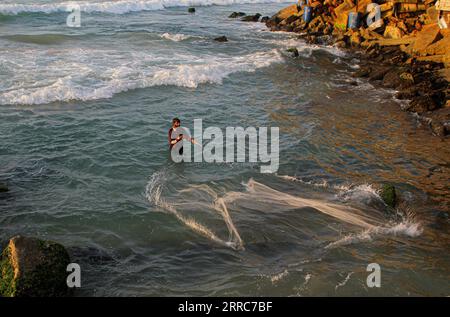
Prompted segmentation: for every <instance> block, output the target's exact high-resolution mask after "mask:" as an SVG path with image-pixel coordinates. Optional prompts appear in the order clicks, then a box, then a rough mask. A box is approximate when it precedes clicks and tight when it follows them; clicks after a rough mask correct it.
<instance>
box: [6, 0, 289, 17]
mask: <svg viewBox="0 0 450 317" xmlns="http://www.w3.org/2000/svg"><path fill="white" fill-rule="evenodd" d="M284 2H293V1H287V0H140V1H139V0H118V1H103V2H101V1H96V2H88V1H76V2H74V1H72V2H69V1H65V2H60V3H49V4H0V14H3V15H16V14H20V13H45V14H50V13H56V12H67V11H71V9H72V8H73V6H74V5H75V4H77V5H79V8H80V10H81V12H85V13H111V14H125V13H130V12H139V11H155V10H164V9H166V8H171V7H185V6H209V5H233V4H258V3H261V4H263V3H284Z"/></svg>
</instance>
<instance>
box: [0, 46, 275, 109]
mask: <svg viewBox="0 0 450 317" xmlns="http://www.w3.org/2000/svg"><path fill="white" fill-rule="evenodd" d="M34 53H36V54H34ZM15 54H21V53H20V52H16V53H15ZM22 55H23V60H22V64H21V66H20V67H15V69H14V74H15V75H16V76H18V77H20V78H27V79H28V80H29V82H25V83H23V82H22V83H21V85H20V86H11V87H5V88H2V87H1V86H0V104H2V105H5V104H24V105H33V104H46V103H51V102H56V101H70V100H82V101H87V100H96V99H104V98H111V97H112V96H113V95H115V94H117V93H120V92H125V91H129V90H134V89H139V88H147V87H153V86H162V85H173V86H180V87H188V88H196V87H198V85H200V84H206V83H211V84H221V83H222V81H223V79H224V78H226V77H227V76H229V75H230V74H233V73H236V72H254V71H256V70H257V69H259V68H263V67H267V66H269V65H271V64H272V63H277V62H282V61H283V57H282V55H281V54H280V53H279V52H278V51H277V50H271V51H267V52H257V53H253V54H248V55H242V56H237V57H230V56H224V55H218V56H212V55H207V56H202V57H201V58H199V57H198V56H190V55H180V56H178V55H177V56H172V57H167V58H166V57H163V56H155V55H151V54H150V53H145V52H140V53H127V52H125V53H120V52H117V51H102V50H89V49H78V50H77V49H72V50H66V51H33V52H29V51H27V52H26V54H25V53H23V54H22ZM49 56H50V57H49ZM173 57H176V58H173ZM45 60H47V64H45V63H44V61H45ZM59 60H63V61H65V63H64V64H61V62H59ZM155 62H159V63H157V64H156V65H155ZM0 63H1V60H0ZM151 63H153V65H151ZM149 64H150V65H149ZM43 65H44V66H45V70H44V69H42V67H43ZM41 70H42V72H45V74H46V77H45V78H42V79H41V77H39V76H41Z"/></svg>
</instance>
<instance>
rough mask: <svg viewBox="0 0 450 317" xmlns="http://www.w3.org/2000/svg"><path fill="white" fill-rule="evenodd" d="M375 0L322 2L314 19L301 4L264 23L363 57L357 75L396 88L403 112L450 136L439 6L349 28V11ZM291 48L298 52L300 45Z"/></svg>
mask: <svg viewBox="0 0 450 317" xmlns="http://www.w3.org/2000/svg"><path fill="white" fill-rule="evenodd" d="M371 2H372V1H364V0H362V1H361V0H360V1H359V3H356V2H355V3H354V2H352V1H351V0H345V1H342V0H336V1H329V0H318V1H314V2H312V4H310V6H309V8H312V9H311V18H310V21H309V22H308V23H307V22H305V17H304V8H305V6H299V5H291V6H289V7H287V8H285V9H283V10H281V11H280V12H278V13H277V14H275V15H274V16H272V17H270V18H266V19H264V20H262V22H264V23H266V25H267V26H268V27H269V28H270V30H272V31H286V32H295V33H298V34H299V38H302V39H304V40H305V41H306V42H307V43H310V44H323V45H335V46H337V47H339V48H341V49H344V50H347V51H349V52H352V54H355V55H356V57H358V58H359V59H360V61H361V65H360V66H361V67H360V69H359V70H357V71H356V72H355V73H354V74H353V76H354V77H361V78H367V79H368V80H369V81H370V82H371V83H372V84H373V85H374V86H375V87H384V88H391V89H395V90H396V91H397V93H396V94H395V97H396V98H397V99H401V100H405V101H407V102H405V103H404V105H403V106H402V107H401V108H402V110H404V111H409V112H412V113H415V114H416V116H417V118H418V119H419V120H420V121H421V122H423V123H424V124H425V125H427V126H429V127H430V128H431V131H432V133H433V134H434V135H437V136H439V137H441V138H445V137H447V136H448V135H450V97H449V85H448V83H449V81H450V68H449V67H450V55H449V54H450V49H449V48H450V29H440V28H439V26H438V24H437V23H435V22H433V21H434V19H433V16H434V15H435V14H436V12H435V10H436V9H435V8H434V7H433V6H430V7H429V8H428V9H427V10H426V12H425V13H421V12H423V11H421V12H418V13H414V12H413V13H410V14H406V15H403V18H402V16H401V15H400V17H399V16H398V15H397V17H395V16H394V15H393V14H386V15H385V17H383V20H382V22H383V23H382V24H381V27H380V26H378V27H376V28H374V27H372V26H368V25H367V24H364V22H362V23H360V26H359V27H357V28H356V27H355V28H347V27H346V21H347V18H348V15H349V13H350V12H355V13H358V12H362V13H361V15H364V13H365V12H366V6H367V4H369V3H371ZM379 2H380V3H381V5H384V4H389V3H390V2H387V1H384V0H381V1H379ZM358 5H359V6H358ZM308 10H309V9H308ZM358 10H359V11H358ZM388 13H389V12H388ZM340 20H344V21H345V22H344V23H345V25H344V27H342V24H341V25H340V26H339V27H338V25H339V24H338V23H337V22H338V21H340ZM290 51H291V52H292V54H293V55H294V56H296V55H298V53H297V52H295V48H292V49H291V50H290Z"/></svg>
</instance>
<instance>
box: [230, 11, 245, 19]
mask: <svg viewBox="0 0 450 317" xmlns="http://www.w3.org/2000/svg"><path fill="white" fill-rule="evenodd" d="M243 16H245V13H244V12H233V13H231V14H230V15H229V16H228V17H229V18H231V19H236V18H240V17H243Z"/></svg>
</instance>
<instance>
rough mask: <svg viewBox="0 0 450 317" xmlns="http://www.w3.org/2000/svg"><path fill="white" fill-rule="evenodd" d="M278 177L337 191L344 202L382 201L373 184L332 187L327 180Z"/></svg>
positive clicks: (337, 194) (288, 176)
mask: <svg viewBox="0 0 450 317" xmlns="http://www.w3.org/2000/svg"><path fill="white" fill-rule="evenodd" d="M278 177H280V178H282V179H285V180H288V181H291V182H298V183H302V184H306V185H310V186H314V187H320V188H328V189H331V190H334V191H336V192H337V193H336V197H337V198H338V199H339V200H341V201H344V202H347V201H357V202H363V203H367V202H369V201H371V200H381V197H380V195H379V192H378V189H376V188H375V187H374V186H373V185H371V184H360V185H354V184H348V185H346V184H343V185H331V184H329V183H328V181H327V180H325V179H322V180H304V179H302V178H300V177H294V176H290V175H278Z"/></svg>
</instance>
